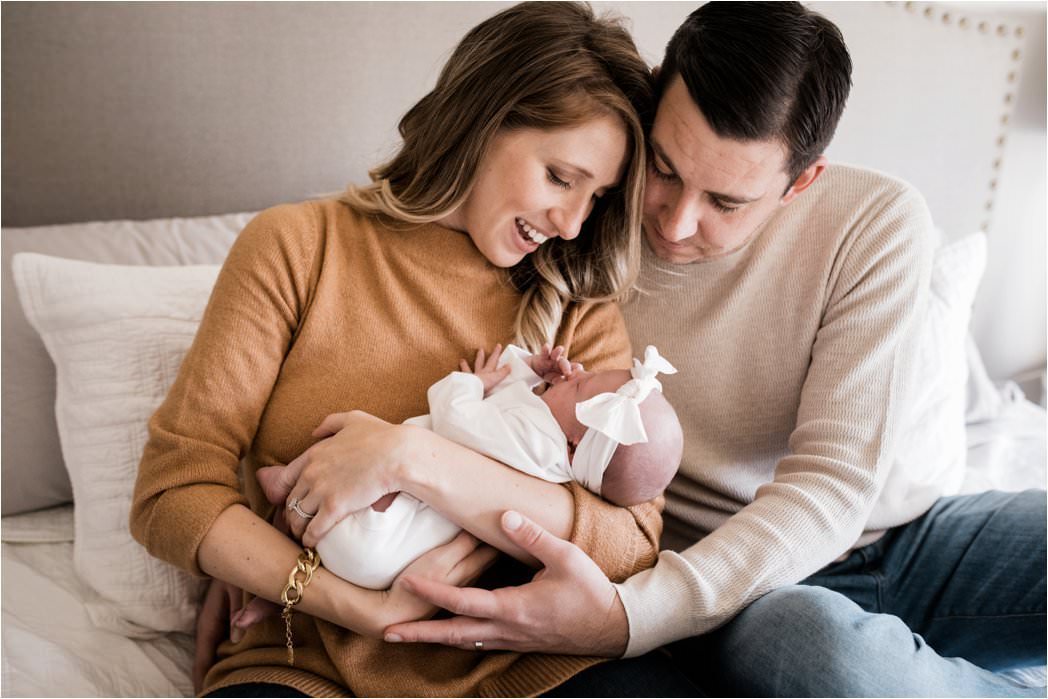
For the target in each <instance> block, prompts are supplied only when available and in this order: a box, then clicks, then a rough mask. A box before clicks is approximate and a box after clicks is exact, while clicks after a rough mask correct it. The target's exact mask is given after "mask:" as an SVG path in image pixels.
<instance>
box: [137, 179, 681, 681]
mask: <svg viewBox="0 0 1048 699" xmlns="http://www.w3.org/2000/svg"><path fill="white" fill-rule="evenodd" d="M519 302H520V295H519V294H518V293H517V292H516V291H514V290H513V288H512V287H511V285H510V284H509V282H508V280H507V277H506V274H505V272H504V271H503V270H499V269H497V268H495V267H493V266H492V265H491V264H490V263H488V262H487V260H486V259H485V258H484V257H483V256H482V255H481V254H480V253H479V252H478V251H477V249H476V248H475V247H474V245H473V243H472V241H471V239H470V238H469V236H467V235H464V234H461V233H457V232H455V231H452V230H449V229H447V228H443V227H441V226H437V225H426V226H421V227H419V228H416V229H413V230H410V231H393V230H388V229H386V228H384V227H383V226H381V225H380V224H378V223H376V222H374V221H373V220H370V219H366V218H363V217H361V216H358V215H357V214H355V213H354V212H353V211H352V210H351V209H350V208H349V207H348V206H346V205H345V204H342V203H339V202H337V201H334V200H327V201H317V202H307V203H303V204H297V205H287V206H281V207H277V208H275V209H270V210H268V211H266V212H263V213H262V214H260V215H259V216H258V217H256V218H255V219H254V220H253V221H252V222H251V223H250V224H249V225H248V226H247V227H246V228H245V229H244V231H243V232H242V233H241V234H240V235H239V237H238V238H237V241H236V243H235V244H234V246H233V249H232V250H231V252H230V254H229V257H228V258H227V260H226V263H225V265H224V266H223V268H222V271H221V273H220V275H219V278H218V281H217V283H216V286H215V289H214V292H213V293H212V296H211V300H210V301H209V303H208V307H207V310H206V312H205V314H204V318H203V321H202V322H201V325H200V329H199V331H198V333H197V336H196V339H195V340H194V343H193V345H192V347H191V348H190V350H189V352H188V353H187V355H186V357H185V359H184V361H183V364H182V367H181V370H180V372H179V375H178V378H177V379H176V381H175V383H174V385H173V387H172V388H171V391H170V393H169V394H168V396H167V398H166V400H165V401H164V403H163V404H162V405H161V407H160V408H159V410H158V411H157V413H156V414H155V415H154V416H153V418H152V420H151V421H150V425H149V430H150V438H149V441H148V444H147V446H146V449H145V453H144V456H143V459H142V463H141V467H140V471H139V476H138V481H137V483H136V488H135V496H134V501H133V504H132V512H131V529H132V533H133V534H134V535H135V537H136V538H137V539H138V540H139V541H140V542H142V543H143V544H144V545H145V546H146V548H147V549H148V550H149V551H150V552H151V553H152V554H153V555H155V556H158V557H159V558H162V559H164V560H167V561H169V562H171V563H173V564H175V565H177V566H179V567H181V568H184V569H186V570H189V571H192V572H194V573H197V574H201V573H202V571H201V570H200V568H199V567H198V563H197V550H198V548H199V546H200V542H201V540H202V539H203V538H204V535H205V534H206V533H207V531H208V529H209V528H210V527H211V525H212V523H213V522H214V521H215V519H216V518H217V517H218V516H219V514H220V513H221V512H222V511H223V510H224V509H225V508H227V507H229V506H231V505H233V504H235V503H241V504H246V505H248V506H249V507H251V508H252V509H253V510H254V511H255V512H256V513H258V514H259V515H261V516H262V517H264V518H268V516H269V514H270V512H271V507H270V506H269V505H268V503H266V501H265V498H264V497H263V495H262V493H261V491H260V488H259V487H258V484H257V482H256V480H255V478H254V472H255V470H256V469H257V468H258V467H259V466H262V465H268V464H272V463H285V464H286V463H288V462H289V461H290V460H292V459H294V458H295V457H296V456H298V455H299V454H301V453H302V452H303V451H304V450H305V449H306V448H308V447H309V446H310V445H311V444H312V443H313V441H314V440H313V438H312V437H311V436H310V433H311V431H312V430H313V429H314V428H315V427H316V426H317V425H318V424H319V423H320V421H321V420H322V419H323V418H324V417H325V416H326V415H328V414H330V413H335V412H341V411H346V410H351V409H360V410H364V411H367V412H369V413H372V414H374V415H376V416H378V417H380V418H383V419H385V420H388V421H390V422H401V421H403V420H405V419H406V418H408V417H411V416H413V415H420V414H423V413H425V412H426V410H427V405H426V388H427V387H428V386H430V385H431V384H432V383H434V382H435V381H437V380H438V379H440V378H441V377H443V376H444V375H446V374H447V373H448V372H449V371H451V370H453V369H454V368H455V367H456V366H457V363H458V359H459V358H460V357H463V356H470V353H471V352H473V351H475V348H477V347H486V348H491V347H492V346H494V345H495V343H502V344H506V343H508V342H510V341H512V340H513V319H514V316H515V313H516V310H517V307H518V305H519ZM557 341H558V342H559V343H561V344H564V345H565V346H566V347H567V348H568V350H569V352H570V356H571V357H572V359H574V360H577V361H581V362H583V363H585V364H586V365H587V366H588V367H593V368H616V367H622V368H625V367H627V366H629V361H630V356H631V355H630V349H629V344H628V338H627V335H626V331H625V327H624V325H623V321H622V317H621V314H620V312H619V310H618V308H617V307H615V306H613V305H609V304H604V305H601V306H593V305H587V306H573V307H571V308H570V309H569V310H568V312H567V313H566V315H565V319H564V322H563V324H562V326H561V329H560V332H559V334H558V338H557ZM242 457H243V459H244V463H243V468H244V470H243V476H242V481H243V482H242V486H241V482H240V479H238V462H239V461H240V460H241V458H242ZM566 487H569V488H570V489H571V492H572V494H573V495H574V499H575V522H574V532H573V534H572V540H573V541H574V542H575V543H576V544H578V545H579V546H581V547H582V548H583V549H584V550H586V551H587V552H588V553H589V554H590V555H591V556H592V557H593V558H594V560H596V561H597V562H598V564H599V565H600V566H601V567H602V568H603V569H604V570H605V571H606V572H607V573H608V574H609V575H610V576H611V577H612V578H614V579H618V580H622V579H625V578H626V577H628V576H629V575H630V574H632V573H635V572H636V571H638V570H640V569H642V568H644V567H646V566H649V565H651V564H652V563H654V561H655V557H656V552H657V542H658V538H659V534H660V531H661V521H660V517H659V511H658V510H659V508H658V507H657V506H656V505H655V504H650V503H649V504H645V505H641V506H638V507H634V508H629V509H623V508H618V507H614V506H612V505H609V504H607V503H605V502H603V501H602V500H600V499H599V498H597V497H596V496H594V495H592V494H591V493H589V492H587V491H586V490H585V489H583V488H581V487H578V486H577V485H575V484H568V485H567V486H566ZM282 584H283V581H280V580H275V581H274V587H275V588H276V589H279V588H280V587H281V585H282ZM306 594H308V590H307V592H306ZM294 635H295V666H294V667H289V666H288V665H287V661H286V654H285V646H284V630H283V622H282V621H281V620H280V619H279V618H275V619H269V620H266V621H264V622H262V623H260V624H258V625H256V626H253V627H251V628H250V629H249V630H248V631H247V634H246V635H245V637H244V638H243V639H242V640H241V641H240V642H239V643H237V644H235V645H234V644H231V643H229V642H225V643H223V644H222V645H221V646H220V648H219V658H220V659H219V661H218V663H217V664H216V665H215V667H213V668H212V669H211V671H210V673H209V674H208V676H207V679H206V681H205V688H204V691H205V692H207V691H211V690H213V689H215V688H217V687H220V686H225V685H228V684H234V683H243V682H275V683H279V684H286V685H290V686H293V687H296V688H298V689H300V690H301V691H303V692H306V693H308V694H310V695H314V696H340V695H346V694H354V695H358V696H464V695H466V696H469V695H478V696H526V695H532V694H538V693H541V692H544V691H546V690H548V689H550V688H552V687H554V686H556V685H557V684H559V683H561V682H562V681H564V680H565V679H567V678H569V677H571V676H572V675H574V674H575V673H577V672H579V671H581V670H582V669H584V668H586V667H588V666H590V665H592V664H594V663H596V662H599V661H598V660H597V659H595V658H581V657H565V656H551V655H540V654H535V655H527V656H525V655H521V654H517V653H508V652H497V651H496V652H490V653H476V652H466V651H461V650H457V649H454V648H448V647H443V646H432V645H418V644H387V643H384V642H383V641H381V640H375V639H370V638H365V637H362V636H360V635H357V634H354V633H352V632H350V631H348V630H346V629H343V628H341V627H339V626H336V625H334V624H331V623H328V622H325V621H322V620H317V619H315V618H313V617H310V616H308V615H305V614H302V613H300V614H296V615H295V630H294Z"/></svg>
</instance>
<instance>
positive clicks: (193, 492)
mask: <svg viewBox="0 0 1048 699" xmlns="http://www.w3.org/2000/svg"><path fill="white" fill-rule="evenodd" d="M236 504H241V505H244V506H245V507H247V506H248V505H247V500H246V499H245V498H244V496H243V495H241V494H240V493H238V492H237V491H235V490H233V489H231V488H228V487H226V486H224V485H214V484H206V485H205V484H201V485H194V486H192V487H183V488H174V489H171V490H168V491H167V492H165V493H164V494H163V495H161V496H160V499H159V500H158V501H157V503H156V505H155V507H154V508H153V512H152V514H151V517H150V525H149V533H148V534H147V536H146V541H147V546H146V548H148V549H149V552H150V553H151V554H152V555H154V556H156V557H157V558H160V559H162V560H165V561H167V562H168V563H171V564H173V565H175V566H178V567H179V568H182V569H183V570H187V571H189V572H190V573H192V574H193V575H197V576H201V577H204V576H206V575H207V573H205V572H204V571H203V570H202V569H201V568H200V564H199V563H198V562H197V551H198V550H199V548H200V542H202V541H203V540H204V537H205V536H206V535H207V532H208V530H210V529H211V525H213V524H214V523H215V520H216V519H218V516H219V515H220V514H222V513H223V512H224V511H225V510H226V508H228V507H230V506H232V505H236ZM175 532H177V535H174V533H175Z"/></svg>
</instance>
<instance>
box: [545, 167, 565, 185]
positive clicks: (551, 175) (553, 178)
mask: <svg viewBox="0 0 1048 699" xmlns="http://www.w3.org/2000/svg"><path fill="white" fill-rule="evenodd" d="M546 177H548V178H549V181H550V182H552V183H553V184H555V185H557V186H558V187H560V188H561V189H571V183H570V182H568V181H566V180H562V179H560V178H559V177H557V173H555V172H553V170H550V169H548V168H547V169H546Z"/></svg>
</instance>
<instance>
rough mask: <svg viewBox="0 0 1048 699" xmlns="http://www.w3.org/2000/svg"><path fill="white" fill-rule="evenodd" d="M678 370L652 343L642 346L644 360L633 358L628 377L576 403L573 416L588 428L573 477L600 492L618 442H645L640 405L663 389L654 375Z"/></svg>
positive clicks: (582, 441)
mask: <svg viewBox="0 0 1048 699" xmlns="http://www.w3.org/2000/svg"><path fill="white" fill-rule="evenodd" d="M659 373H663V374H676V373H677V370H676V369H675V368H674V367H673V365H672V364H670V363H669V362H668V361H666V360H665V359H664V358H663V357H661V356H659V351H658V350H657V349H655V347H654V345H648V346H647V347H646V348H645V349H644V361H643V362H641V361H640V360H638V359H634V360H633V368H632V369H630V376H632V377H633V378H632V379H631V380H629V381H627V382H626V383H624V384H623V385H622V386H621V387H619V390H617V391H615V392H614V393H601V394H600V395H597V396H594V397H593V398H590V399H589V400H587V401H583V402H582V403H579V404H578V405H576V406H575V417H576V418H578V421H579V422H581V423H582V424H583V425H585V426H586V427H588V428H589V429H588V430H586V434H585V435H583V437H582V440H581V441H580V442H579V446H578V447H577V448H576V449H575V456H574V458H573V459H572V463H571V466H572V471H574V473H575V477H576V479H578V480H579V481H581V482H582V484H583V485H584V486H586V487H587V488H589V489H590V490H591V491H593V492H597V493H599V492H600V485H601V483H602V482H603V480H604V471H605V470H606V469H607V468H608V464H609V463H611V457H612V455H613V454H614V453H615V448H616V447H618V445H620V444H637V443H638V442H647V441H648V433H647V432H646V431H645V430H644V421H643V420H642V419H641V415H640V404H641V403H642V402H644V399H645V398H647V397H648V394H649V393H651V392H652V391H653V390H655V391H659V392H660V393H661V392H662V384H661V383H659V380H658V379H656V378H655V377H656V376H658V375H659Z"/></svg>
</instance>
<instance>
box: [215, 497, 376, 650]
mask: <svg viewBox="0 0 1048 699" xmlns="http://www.w3.org/2000/svg"><path fill="white" fill-rule="evenodd" d="M301 551H302V549H301V548H300V547H299V546H298V545H297V544H295V543H294V542H293V541H291V539H289V538H287V537H286V536H285V535H284V534H282V533H280V532H279V531H278V530H277V529H276V528H275V527H273V526H272V525H270V524H269V523H268V522H266V521H265V520H263V519H262V518H260V517H259V516H258V515H256V514H255V513H253V512H252V511H251V510H249V509H247V508H246V507H244V506H242V505H233V506H232V507H228V508H226V509H225V510H223V511H222V514H220V515H219V516H218V518H217V519H216V520H215V522H214V524H213V525H212V526H211V528H210V529H209V530H208V532H207V534H206V535H205V536H204V539H203V541H201V543H200V548H199V550H198V552H197V560H198V562H199V564H200V567H201V569H203V570H204V572H206V573H207V574H208V575H210V576H212V577H214V578H217V579H219V580H223V581H225V582H228V583H232V584H233V585H236V586H237V587H240V588H241V589H243V590H246V591H247V592H250V593H251V594H254V595H257V596H258V597H262V598H263V599H267V600H269V601H270V602H276V603H277V604H279V603H280V594H281V592H283V590H284V586H285V585H286V584H287V580H288V574H289V573H290V572H291V570H292V569H293V568H294V567H295V562H296V561H297V559H298V555H299V553H301ZM380 594H381V593H378V592H375V591H373V590H365V589H363V588H360V587H357V586H356V585H352V584H351V583H348V582H346V581H345V580H342V579H341V578H339V577H337V576H335V575H333V574H332V573H329V572H328V571H327V570H325V569H324V568H319V569H318V570H317V571H316V573H315V574H314V576H313V581H312V582H311V583H310V585H309V587H308V588H307V589H306V590H305V592H304V593H303V595H302V601H301V603H299V604H298V606H297V607H296V608H295V609H296V611H301V612H304V613H306V614H309V615H311V616H315V617H318V618H321V619H325V620H327V621H330V622H332V623H334V624H338V625H339V626H342V627H344V628H347V629H350V630H352V631H356V632H358V633H361V634H365V635H368V636H373V637H375V636H379V635H380V634H381V632H382V628H383V627H384V625H385V623H387V621H388V620H386V619H376V618H373V617H374V612H375V608H376V606H377V597H376V596H377V595H380ZM368 612H371V614H370V615H369V613H368Z"/></svg>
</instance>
